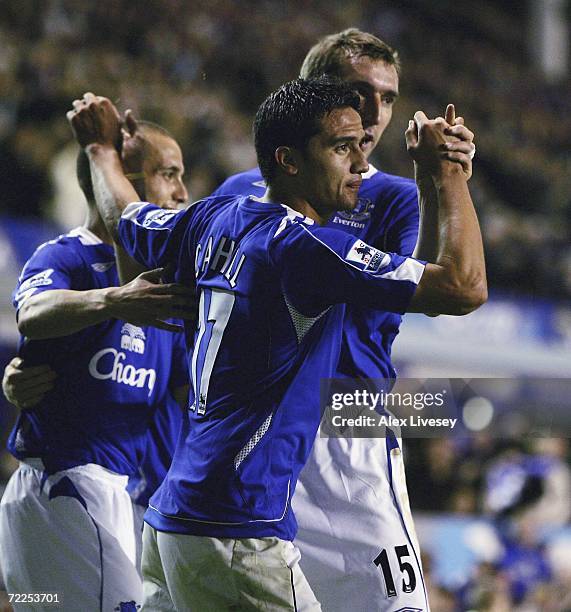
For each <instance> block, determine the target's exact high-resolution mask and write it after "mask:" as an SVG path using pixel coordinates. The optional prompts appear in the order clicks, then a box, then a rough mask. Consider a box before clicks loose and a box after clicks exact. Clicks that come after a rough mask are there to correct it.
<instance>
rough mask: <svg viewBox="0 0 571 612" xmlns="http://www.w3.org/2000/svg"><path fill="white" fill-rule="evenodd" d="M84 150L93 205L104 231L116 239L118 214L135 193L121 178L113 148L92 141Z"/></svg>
mask: <svg viewBox="0 0 571 612" xmlns="http://www.w3.org/2000/svg"><path fill="white" fill-rule="evenodd" d="M86 152H87V155H88V157H89V166H90V169H91V178H92V182H93V192H94V194H95V199H96V201H97V208H98V209H99V213H100V214H101V217H102V218H103V221H104V222H105V225H106V227H107V230H108V231H109V233H110V234H111V236H112V237H113V239H114V240H115V241H116V242H119V240H118V231H117V228H118V225H119V219H120V218H121V214H122V212H123V210H124V209H125V208H126V207H127V205H128V204H130V203H131V202H137V201H138V200H139V196H138V195H137V192H136V191H135V189H134V188H133V186H132V185H131V183H130V182H129V180H128V179H127V178H126V177H125V174H124V172H123V167H122V166H121V159H120V158H119V154H118V153H117V151H116V150H115V148H114V147H112V146H110V145H100V144H92V145H89V146H88V147H87V148H86Z"/></svg>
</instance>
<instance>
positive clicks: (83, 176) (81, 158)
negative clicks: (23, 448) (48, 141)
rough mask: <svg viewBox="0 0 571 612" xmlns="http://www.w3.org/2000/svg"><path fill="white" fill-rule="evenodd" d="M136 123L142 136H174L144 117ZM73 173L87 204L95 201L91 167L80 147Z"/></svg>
mask: <svg viewBox="0 0 571 612" xmlns="http://www.w3.org/2000/svg"><path fill="white" fill-rule="evenodd" d="M137 125H138V127H139V129H140V130H141V132H142V134H143V136H150V135H152V134H161V135H162V136H166V137H168V138H172V139H173V140H174V137H173V136H172V135H171V133H170V132H169V131H168V130H166V129H165V128H164V127H162V126H161V125H158V123H153V122H152V121H145V120H144V119H140V120H138V121H137ZM75 175H76V176H77V182H78V183H79V186H80V187H81V191H83V195H84V196H85V199H86V200H87V203H88V204H94V203H95V194H94V193H93V182H92V181H91V168H90V167H89V157H87V153H86V152H85V151H84V150H83V149H80V150H79V153H78V154H77V159H76V162H75Z"/></svg>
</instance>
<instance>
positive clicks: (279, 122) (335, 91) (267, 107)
mask: <svg viewBox="0 0 571 612" xmlns="http://www.w3.org/2000/svg"><path fill="white" fill-rule="evenodd" d="M345 107H351V108H354V109H355V110H356V111H357V112H359V95H358V94H357V92H355V91H354V90H353V89H351V87H350V86H349V85H347V84H345V83H343V82H342V81H339V80H338V79H333V78H331V77H326V76H323V77H320V78H318V79H301V78H299V79H295V80H294V81H290V82H289V83H286V84H285V85H282V86H281V87H280V88H279V89H278V90H277V91H274V92H273V93H272V94H270V95H269V96H268V97H267V98H266V99H265V100H264V101H263V102H262V104H261V105H260V108H259V109H258V112H257V113H256V118H255V120H254V142H255V145H256V155H257V157H258V165H259V167H260V171H261V173H262V176H263V177H264V179H265V181H266V182H267V183H269V182H270V181H271V179H272V178H273V176H274V172H275V170H276V168H277V162H276V159H275V152H276V149H277V148H278V147H283V146H286V147H287V146H290V147H296V148H297V149H304V148H305V146H306V145H307V143H308V142H309V139H310V138H311V137H312V136H315V134H317V133H319V130H320V126H319V121H320V120H321V119H322V118H323V117H325V116H326V115H328V114H329V113H330V112H331V111H332V110H335V109H336V108H345Z"/></svg>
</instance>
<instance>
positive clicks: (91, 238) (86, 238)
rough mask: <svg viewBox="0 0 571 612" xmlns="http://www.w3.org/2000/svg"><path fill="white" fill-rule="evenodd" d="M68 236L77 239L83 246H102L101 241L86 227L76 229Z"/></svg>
mask: <svg viewBox="0 0 571 612" xmlns="http://www.w3.org/2000/svg"><path fill="white" fill-rule="evenodd" d="M67 235H68V236H72V237H77V238H79V242H81V244H83V245H85V246H92V245H94V244H103V240H101V238H98V237H97V236H96V235H95V234H94V233H93V232H92V231H91V230H88V229H87V228H86V227H76V228H75V229H72V230H71V231H70V232H68V234H67Z"/></svg>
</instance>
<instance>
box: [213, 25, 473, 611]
mask: <svg viewBox="0 0 571 612" xmlns="http://www.w3.org/2000/svg"><path fill="white" fill-rule="evenodd" d="M399 72H400V65H399V58H398V54H397V52H396V51H394V50H393V49H392V48H391V47H389V46H388V45H387V44H386V43H384V42H383V41H381V40H379V39H378V38H377V37H376V36H373V35H372V34H368V33H365V32H361V31H359V30H357V29H354V28H351V29H349V30H345V31H343V32H339V33H337V34H333V35H330V36H326V37H325V38H323V39H322V40H320V41H319V42H318V43H317V44H316V45H315V46H314V47H313V48H312V49H311V50H310V51H309V53H308V54H307V56H306V58H305V60H304V62H303V65H302V68H301V76H302V77H306V78H307V77H318V76H320V75H322V74H328V75H331V76H334V77H337V78H340V79H342V80H343V81H345V82H346V83H349V84H350V85H351V86H353V87H355V88H356V89H357V91H358V92H359V95H360V97H361V108H360V114H361V118H362V122H363V128H364V130H365V133H366V136H365V141H364V143H363V149H364V152H365V154H366V156H367V157H369V156H370V155H371V153H372V152H373V150H374V149H375V147H376V146H377V144H378V143H379V141H380V138H381V136H382V134H383V132H384V130H385V129H386V127H387V126H388V125H389V123H390V121H391V117H392V110H393V106H394V103H395V101H396V100H397V99H398V93H399ZM447 120H448V122H449V123H450V124H453V125H454V128H453V129H451V130H450V133H451V134H453V135H454V136H455V137H456V138H458V140H457V141H456V142H452V143H450V145H449V146H450V147H451V149H450V159H452V160H455V161H458V162H460V163H461V164H462V166H463V168H464V170H465V173H466V177H467V178H469V177H470V175H471V157H472V155H473V152H474V147H473V144H472V139H473V134H472V133H471V132H470V131H469V130H468V129H467V128H466V127H464V126H463V120H462V119H461V118H458V119H456V118H454V116H453V114H452V111H451V110H450V109H449V110H448V115H447ZM415 170H416V176H417V181H418V183H419V187H420V190H419V194H420V198H421V203H422V205H423V207H424V208H425V210H426V209H427V208H428V210H429V211H430V210H434V209H435V208H436V207H435V206H434V200H435V198H436V193H435V190H434V186H433V184H432V178H431V177H430V176H429V175H428V176H427V175H422V173H420V172H419V168H418V166H416V168H415ZM266 187H267V186H266V183H265V181H264V179H263V177H262V174H261V172H260V169H259V168H255V169H252V170H249V171H247V172H242V173H240V174H237V175H235V176H232V177H230V178H229V179H227V180H226V181H225V182H224V183H223V184H222V185H221V186H220V187H219V188H218V189H217V190H216V191H215V192H214V194H213V195H229V194H241V195H254V196H258V197H261V196H263V194H264V192H265V190H266ZM418 220H419V203H418V197H417V184H416V183H415V182H414V181H413V180H411V179H407V178H403V177H399V176H394V175H391V174H387V173H385V172H382V171H380V170H377V169H376V168H375V167H373V166H372V165H371V164H369V170H368V172H366V173H365V174H363V183H362V186H361V188H360V190H359V198H358V202H357V206H356V207H355V209H354V210H351V211H346V210H340V211H336V212H335V213H334V214H333V216H332V217H331V218H330V219H329V220H328V222H327V224H326V226H327V227H331V228H337V229H342V230H343V231H345V232H347V233H350V234H352V235H354V236H355V237H356V238H359V239H361V240H363V241H364V242H366V243H368V244H370V245H372V246H374V247H376V248H379V249H381V250H383V251H394V252H396V253H399V254H401V255H412V253H413V252H414V250H415V246H416V243H417V237H418ZM425 222H434V221H433V220H431V219H430V218H426V217H425ZM436 250H437V245H436V244H434V242H433V241H432V242H426V240H424V242H423V243H420V244H419V245H418V249H417V251H416V253H415V255H416V256H418V257H420V258H421V259H426V260H429V261H434V260H435V259H434V258H435V256H436ZM401 320H402V317H401V316H400V315H399V314H397V313H392V312H382V311H380V310H376V309H375V310H373V309H366V308H363V306H362V305H361V304H349V305H348V306H347V309H346V312H345V316H344V321H343V342H342V346H341V355H340V359H339V363H338V365H337V371H336V373H335V377H350V378H354V379H382V381H386V380H387V379H394V378H395V377H396V372H395V368H394V366H393V364H392V361H391V348H392V343H393V341H394V339H395V338H396V336H397V334H398V330H399V326H400V324H401ZM382 381H381V380H380V381H379V383H378V384H384V382H382ZM368 384H369V386H370V385H371V382H369V383H368ZM397 442H398V443H397ZM293 507H294V509H295V512H296V516H297V519H298V522H299V532H298V536H297V538H296V544H297V545H298V546H299V548H300V550H301V553H302V560H301V567H302V569H303V571H304V573H305V575H306V577H307V579H308V581H309V583H310V584H311V586H312V588H313V590H314V592H315V593H316V595H317V597H318V599H319V601H320V602H321V603H322V605H323V606H324V609H326V610H328V611H331V612H342V611H343V610H345V605H346V604H345V602H346V601H352V602H354V607H355V609H363V610H365V609H366V610H368V611H370V612H375V611H377V612H389V611H391V610H399V609H402V608H403V607H406V606H408V607H413V608H417V609H418V608H420V609H426V608H427V607H428V604H427V602H426V594H425V592H424V588H423V579H422V568H421V565H420V552H419V549H418V544H417V541H416V535H415V532H414V525H413V522H412V515H411V513H410V507H409V502H408V494H407V488H406V480H405V474H404V466H403V461H402V454H401V449H400V441H396V440H393V439H390V438H389V439H376V440H374V439H364V438H354V439H344V438H328V437H324V436H323V437H322V436H321V435H320V434H318V435H317V438H316V441H315V444H314V446H313V448H312V452H311V454H310V457H309V459H308V462H307V464H306V467H305V468H304V470H303V471H302V473H301V476H300V481H299V484H298V488H297V492H296V495H295V497H294V500H293ZM403 547H404V548H403ZM397 549H398V550H399V551H401V552H400V556H399V557H397V555H396V554H395V550H397ZM403 550H405V551H406V554H405V555H403V554H402V551H403ZM383 551H385V554H386V555H387V564H388V567H389V570H388V571H389V572H390V574H392V577H391V576H389V578H388V579H389V582H390V581H391V580H392V581H393V582H394V583H395V585H396V587H395V588H394V589H392V588H387V584H386V579H387V578H386V576H385V574H384V573H383V571H381V568H379V567H378V566H377V564H376V560H377V559H378V558H379V555H380V554H383ZM387 551H388V552H387ZM402 562H406V563H409V567H410V568H411V571H412V572H413V576H412V578H409V577H408V576H407V574H406V573H405V574H403V573H402V570H401V563H402ZM377 563H378V562H377ZM401 575H402V576H403V578H404V579H405V580H404V582H402V581H401V580H400V579H398V577H399V576H401ZM403 585H404V586H403ZM389 586H390V585H389ZM411 587H412V588H411Z"/></svg>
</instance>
